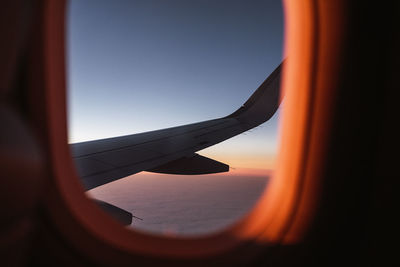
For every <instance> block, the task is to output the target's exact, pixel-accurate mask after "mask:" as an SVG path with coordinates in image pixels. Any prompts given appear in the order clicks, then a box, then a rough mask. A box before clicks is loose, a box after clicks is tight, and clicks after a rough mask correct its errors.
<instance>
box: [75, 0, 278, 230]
mask: <svg viewBox="0 0 400 267" xmlns="http://www.w3.org/2000/svg"><path fill="white" fill-rule="evenodd" d="M68 9H69V10H68V25H67V40H68V42H67V62H68V72H67V75H68V76H67V78H68V127H69V142H70V147H71V151H72V156H73V158H74V161H75V163H76V168H77V171H78V173H79V175H80V178H81V181H82V183H83V185H84V186H85V188H86V189H87V195H88V196H89V197H90V198H92V199H93V200H94V201H96V202H97V203H98V204H99V205H100V206H101V207H102V208H103V209H104V210H105V211H106V212H108V213H109V214H110V215H111V216H113V217H114V218H116V219H117V220H119V221H121V222H122V223H123V224H125V225H129V226H128V227H131V228H133V229H135V230H139V231H145V232H150V233H155V234H166V235H182V236H192V235H202V234H210V233H213V232H216V231H219V230H221V229H224V228H225V227H227V226H229V225H232V224H234V223H235V222H237V221H238V220H239V219H240V218H242V217H243V216H244V215H245V214H246V213H248V212H249V211H250V210H251V208H252V207H253V206H254V204H255V203H256V201H257V199H258V198H259V197H260V196H261V194H262V192H263V191H264V189H265V188H266V187H267V186H268V182H269V180H270V179H271V175H272V173H273V171H274V167H275V160H276V153H277V144H278V141H279V140H278V139H279V138H278V120H279V110H280V109H281V108H282V105H281V103H280V98H279V96H278V94H279V77H280V76H279V70H280V69H279V67H278V66H279V65H280V64H281V61H282V42H283V41H282V39H283V36H282V35H283V14H282V3H281V1H278V0H275V1H251V2H249V1H236V0H232V1H222V0H218V1H179V0H171V1H163V0H143V1H139V0H135V1H89V0H85V1H82V0H71V1H69V7H68Z"/></svg>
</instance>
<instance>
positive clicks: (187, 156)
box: [70, 64, 282, 190]
mask: <svg viewBox="0 0 400 267" xmlns="http://www.w3.org/2000/svg"><path fill="white" fill-rule="evenodd" d="M281 65H282V64H281ZM281 65H279V66H278V67H277V68H276V69H275V70H274V71H273V72H272V73H271V75H270V76H269V77H268V78H267V79H266V80H265V81H264V82H263V83H262V84H261V86H260V87H259V88H258V89H257V90H256V91H255V92H254V93H253V95H252V96H251V97H250V98H249V99H248V100H247V101H246V103H245V104H244V105H243V106H242V107H240V108H239V109H238V110H237V111H235V112H234V113H232V114H231V115H229V116H227V117H223V118H219V119H214V120H209V121H204V122H199V123H194V124H188V125H184V126H179V127H173V128H168V129H163V130H157V131H151V132H146V133H139V134H133V135H127V136H121V137H114V138H107V139H101V140H95V141H88V142H82V143H75V144H71V145H70V146H71V150H72V155H73V158H74V160H75V163H76V167H77V170H78V173H79V175H80V176H81V178H82V182H83V184H84V185H85V187H86V189H87V190H89V189H92V188H94V187H97V186H100V185H103V184H106V183H109V182H112V181H115V180H117V179H120V178H123V177H125V176H128V175H131V174H135V173H138V172H141V171H153V172H160V173H175V174H204V173H215V172H222V171H228V170H229V166H228V165H226V164H223V163H221V162H218V161H215V160H212V159H208V158H206V157H203V156H200V155H197V154H195V152H196V151H199V150H202V149H204V148H206V147H209V146H212V145H214V144H217V143H219V142H222V141H224V140H226V139H229V138H231V137H233V136H235V135H238V134H240V133H243V132H245V131H247V130H249V129H251V128H253V127H256V126H258V125H260V124H261V123H263V122H265V121H267V120H269V119H270V118H271V117H272V115H273V114H274V113H275V112H276V110H277V109H278V106H279V104H280V97H279V84H280V72H281Z"/></svg>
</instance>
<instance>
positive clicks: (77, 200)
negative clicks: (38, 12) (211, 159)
mask: <svg viewBox="0 0 400 267" xmlns="http://www.w3.org/2000/svg"><path fill="white" fill-rule="evenodd" d="M341 4H342V1H317V0H304V1H297V0H285V1H284V12H285V49H284V50H285V54H286V55H287V57H288V58H287V60H286V62H285V65H284V69H283V79H282V80H283V81H282V90H283V92H284V95H285V107H284V109H283V112H282V119H281V127H280V128H281V145H280V151H279V155H278V168H277V171H276V174H275V176H274V178H273V179H272V180H271V183H270V185H269V186H268V188H267V190H266V191H265V192H264V194H263V196H262V197H261V199H260V201H259V202H258V203H257V205H256V206H255V208H254V209H253V210H252V211H251V213H250V214H249V215H248V216H247V217H246V218H244V219H243V220H242V221H240V222H238V223H237V224H236V225H235V226H233V227H231V228H228V229H225V230H223V231H221V232H219V233H217V234H214V235H210V236H204V237H199V238H181V237H171V236H156V235H149V234H144V233H140V232H136V231H130V230H127V229H125V228H124V227H122V226H121V225H119V224H118V223H117V222H115V221H114V220H113V219H112V218H110V217H109V216H108V215H106V214H105V213H103V212H102V211H101V210H100V209H99V208H98V207H97V206H96V204H94V203H93V202H92V201H91V200H89V199H88V198H87V197H86V196H85V193H84V189H83V187H82V186H81V184H80V182H79V179H78V176H77V173H76V171H75V168H74V164H73V162H72V158H71V156H70V151H69V146H68V142H67V140H68V139H67V116H66V77H65V76H66V72H65V71H66V70H65V12H66V3H65V1H61V0H60V1H52V0H47V1H44V9H43V13H42V22H43V23H42V25H41V26H42V27H43V28H42V31H43V34H42V40H41V42H42V44H43V45H42V46H41V48H40V49H42V51H40V52H41V55H42V56H43V58H42V61H43V73H44V74H43V75H44V87H45V88H44V94H45V95H44V97H43V103H44V111H45V112H44V114H42V115H43V117H44V118H45V121H46V128H45V131H46V136H47V138H46V142H47V143H46V146H47V148H48V161H49V162H48V163H49V166H51V170H50V172H51V173H50V175H49V177H50V179H49V186H48V188H49V190H48V193H47V194H46V199H45V203H46V212H47V214H48V215H49V218H50V219H51V220H52V221H53V222H54V225H55V226H56V228H57V229H58V230H59V232H60V233H61V234H62V236H63V238H65V239H66V240H68V242H69V243H71V244H73V246H74V247H75V248H76V249H77V250H78V251H81V252H82V253H84V254H85V255H88V256H89V257H92V258H93V259H97V260H99V261H101V262H103V263H108V264H118V262H123V261H124V260H132V261H133V260H137V257H142V258H143V257H144V258H147V259H149V260H150V259H155V258H157V259H169V260H171V259H177V260H198V259H211V258H213V257H227V256H232V255H233V254H234V253H238V252H239V253H240V254H241V255H246V254H247V253H249V251H250V250H249V248H250V249H251V248H254V247H255V246H257V247H259V246H261V247H262V246H272V245H276V244H294V243H296V242H298V241H300V240H301V239H302V238H303V236H304V235H305V234H306V233H307V230H308V227H309V225H310V223H311V221H312V218H313V215H314V212H315V205H316V203H317V202H318V198H319V192H320V190H319V176H320V170H321V168H320V166H321V164H322V162H321V159H323V156H324V154H325V153H326V149H327V148H326V145H325V141H326V140H327V138H328V136H329V130H330V127H331V125H332V123H331V122H332V114H331V113H330V110H331V108H330V105H331V103H332V102H333V101H332V99H334V97H335V90H334V88H335V81H334V80H333V79H332V77H335V74H337V72H338V70H339V66H338V62H337V59H336V57H335V53H337V51H339V50H340V48H341V44H340V40H341V36H342V34H343V23H344V21H343V20H342V18H343V13H342V12H343V10H342V8H341ZM150 261H151V260H150Z"/></svg>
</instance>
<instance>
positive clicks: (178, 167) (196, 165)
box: [147, 154, 229, 175]
mask: <svg viewBox="0 0 400 267" xmlns="http://www.w3.org/2000/svg"><path fill="white" fill-rule="evenodd" d="M147 171H149V172H155V173H166V174H187V175H193V174H210V173H220V172H227V171H229V165H227V164H224V163H222V162H219V161H216V160H213V159H210V158H207V157H204V156H201V155H199V154H194V155H193V156H191V157H183V158H180V159H177V160H174V161H171V162H168V163H166V164H164V165H161V166H158V167H156V168H153V169H150V170H147Z"/></svg>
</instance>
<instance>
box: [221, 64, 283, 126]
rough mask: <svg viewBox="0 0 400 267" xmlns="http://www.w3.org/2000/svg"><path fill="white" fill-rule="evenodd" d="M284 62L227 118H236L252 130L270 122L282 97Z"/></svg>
mask: <svg viewBox="0 0 400 267" xmlns="http://www.w3.org/2000/svg"><path fill="white" fill-rule="evenodd" d="M283 63H284V61H283V62H282V63H281V64H280V65H279V66H278V67H277V68H276V69H275V70H274V71H273V72H272V73H271V75H269V76H268V78H267V79H266V80H265V81H264V82H263V83H262V84H261V85H260V86H259V87H258V88H257V90H256V91H255V92H254V93H253V94H252V95H251V96H250V98H249V99H248V100H247V101H246V102H245V103H244V104H243V105H242V106H241V107H240V108H239V109H238V110H236V111H235V112H233V113H232V114H230V115H229V116H227V117H226V118H236V119H238V120H239V121H240V122H242V123H244V124H246V125H247V128H248V129H251V128H253V127H255V126H257V125H260V124H261V123H263V122H266V121H267V120H269V119H270V118H271V117H272V115H274V113H275V112H276V110H277V109H278V107H279V105H280V103H281V100H282V97H280V90H279V89H280V78H281V69H282V65H283Z"/></svg>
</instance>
